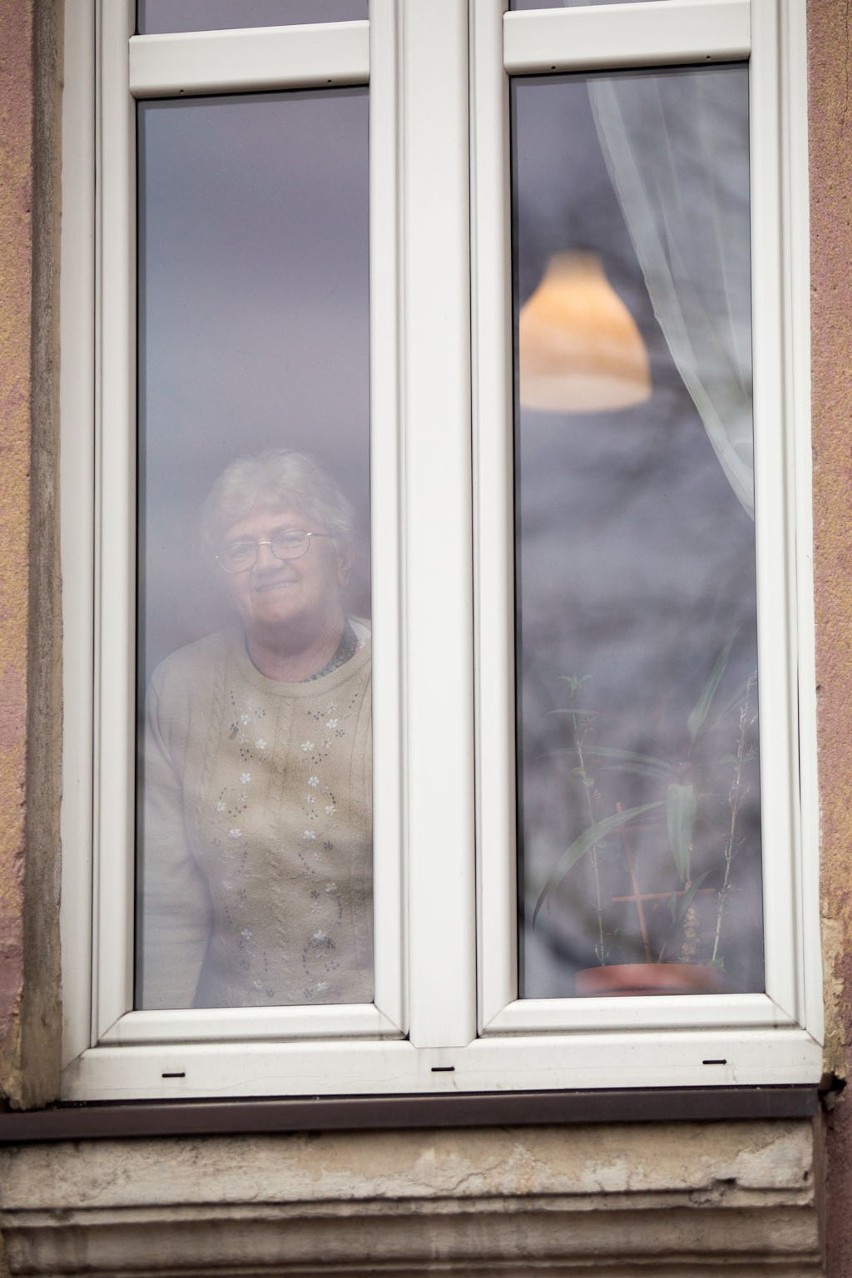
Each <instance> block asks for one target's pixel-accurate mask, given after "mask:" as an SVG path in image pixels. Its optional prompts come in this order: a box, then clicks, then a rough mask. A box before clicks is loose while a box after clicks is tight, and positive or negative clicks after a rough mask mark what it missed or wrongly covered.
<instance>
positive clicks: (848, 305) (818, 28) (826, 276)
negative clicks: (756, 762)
mask: <svg viewBox="0 0 852 1278" xmlns="http://www.w3.org/2000/svg"><path fill="white" fill-rule="evenodd" d="M808 35H809V64H810V75H809V86H808V87H809V116H810V146H811V280H812V326H813V329H812V331H813V338H812V344H813V380H812V395H813V406H812V407H813V440H814V514H815V554H816V558H815V570H816V615H817V685H818V696H819V702H818V705H819V777H820V806H821V843H822V849H821V855H822V915H823V948H824V956H825V985H826V1010H827V1014H828V1024H827V1031H828V1045H827V1064H828V1067H829V1068H830V1069H832V1070H834V1071H835V1072H836V1073H837V1074H838V1075H840V1076H841V1077H842V1078H846V1076H847V1073H848V1068H849V1049H850V1042H852V875H850V858H852V504H851V500H850V499H852V217H850V201H852V51H850V44H851V43H852V6H850V5H849V3H848V0H811V3H810V4H809V6H808ZM826 1150H827V1160H828V1162H827V1204H828V1210H827V1222H828V1229H827V1242H828V1256H829V1273H830V1275H831V1278H844V1276H846V1275H848V1274H850V1273H852V1214H850V1212H849V1203H850V1202H852V1105H850V1102H849V1101H848V1100H847V1101H845V1102H843V1101H842V1102H841V1104H840V1106H839V1107H838V1108H837V1109H836V1110H834V1112H833V1113H832V1114H831V1115H830V1117H829V1120H828V1132H827V1141H826Z"/></svg>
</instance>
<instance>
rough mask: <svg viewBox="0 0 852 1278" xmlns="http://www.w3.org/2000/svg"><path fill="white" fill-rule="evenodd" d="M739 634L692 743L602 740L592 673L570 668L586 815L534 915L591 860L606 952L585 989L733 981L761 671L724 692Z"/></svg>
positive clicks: (598, 947) (652, 989)
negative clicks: (733, 912) (734, 918)
mask: <svg viewBox="0 0 852 1278" xmlns="http://www.w3.org/2000/svg"><path fill="white" fill-rule="evenodd" d="M732 645H733V639H731V640H730V641H729V642H728V643H727V644H726V645H725V647H724V648H723V649H722V651H721V652H720V653H719V654H718V656H717V658H716V660H715V662H714V664H713V668H712V670H711V672H710V674H709V676H708V677H707V679H706V681H705V682H704V684H703V686H702V688H701V691H700V694H699V696H698V698H697V700H696V701H695V703H694V705H693V707H692V709H691V711H690V713H689V715H688V716H687V719H686V722H685V724H684V731H683V732H682V734H681V741H680V742H679V744H680V746H681V749H680V750H678V751H677V752H675V753H672V754H671V755H669V756H668V757H663V756H661V755H659V754H648V753H644V752H643V751H641V750H632V749H624V748H621V747H620V746H607V745H605V744H602V743H600V741H599V740H598V737H599V735H600V727H599V723H598V720H597V716H595V715H594V714H593V712H591V711H590V710H587V709H584V708H583V707H582V705H581V701H582V699H583V694H584V689H585V685H586V679H584V678H578V677H576V676H567V677H565V679H564V681H565V683H566V685H567V688H568V691H569V694H570V704H569V706H568V707H567V709H565V710H562V711H559V713H562V714H565V715H567V716H568V720H569V724H570V729H571V737H572V740H571V743H570V745H569V746H568V752H569V754H570V755H571V761H572V762H573V764H574V766H573V769H572V771H573V774H574V777H575V778H576V779H577V780H578V781H579V784H580V790H581V793H582V795H583V798H582V800H581V802H582V803H583V805H584V807H585V812H584V820H585V825H584V828H583V829H582V830H581V832H580V833H579V834H578V835H577V837H575V838H574V839H573V840H572V842H571V843H570V844H569V846H568V847H567V848H566V849H565V850H564V851H563V852H562V853H561V854H560V856H559V858H558V860H557V862H556V864H555V865H554V867H553V870H552V871H551V873H550V874H549V876H548V878H547V880H546V882H545V883H544V885H543V886H542V888H541V890H540V892H539V893H538V898H537V900H536V903H535V908H534V911H533V923H534V925H535V922H536V920H537V919H538V916H539V913H540V911H541V910H542V909H543V908H545V907H547V906H548V904H549V903H550V902H551V900H552V899H553V898H554V896H555V894H556V893H557V892H558V891H559V889H560V888H561V887H562V885H563V884H565V882H566V880H567V879H568V877H569V876H570V875H571V874H572V871H574V870H575V867H577V866H579V865H581V863H583V864H585V865H586V868H587V871H588V873H587V875H586V888H587V890H590V893H591V897H592V900H591V902H590V905H591V909H590V911H589V914H590V917H591V919H592V920H593V927H594V932H595V940H594V955H595V959H596V963H595V965H594V966H589V967H587V968H585V969H582V970H580V971H579V972H578V973H577V978H576V991H575V992H576V994H578V995H581V996H582V995H585V996H588V995H598V996H600V995H614V994H639V993H677V992H701V993H714V992H721V991H723V990H724V989H726V988H729V986H730V981H729V977H728V974H727V973H726V965H725V940H726V923H727V920H728V910H729V905H730V902H731V899H732V895H734V894H735V893H736V891H737V884H736V875H735V869H736V865H737V860H738V857H739V856H740V854H741V853H742V850H743V847H744V846H745V845H746V843H747V842H748V839H749V837H752V827H753V822H752V820H751V813H752V811H753V809H752V806H751V798H753V797H754V793H755V790H756V781H755V773H756V761H757V706H756V673H754V674H752V675H750V676H749V677H748V678H747V679H746V680H745V681H744V682H743V683H742V684H740V686H739V687H738V688H737V689H736V690H735V691H734V692H733V695H729V696H728V697H727V699H724V698H723V697H722V695H721V692H722V690H723V688H724V677H725V674H726V671H727V669H728V664H729V659H730V654H731V648H732ZM628 794H629V798H626V796H627V795H628ZM636 799H639V800H640V801H638V802H637V801H635V800H636ZM746 815H748V816H749V819H748V820H746V821H744V816H746ZM744 826H747V827H748V828H747V829H744V828H743V827H744ZM628 916H630V918H628ZM630 919H632V922H631V921H630Z"/></svg>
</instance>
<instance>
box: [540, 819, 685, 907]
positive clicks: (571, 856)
mask: <svg viewBox="0 0 852 1278" xmlns="http://www.w3.org/2000/svg"><path fill="white" fill-rule="evenodd" d="M662 806H663V804H662V800H658V801H657V802H655V803H641V804H640V805H639V806H638V807H636V808H627V809H626V810H625V811H623V812H615V813H614V814H613V815H612V816H608V817H604V818H603V819H602V820H601V821H595V822H594V823H593V824H592V825H590V826H588V828H587V829H585V830H584V831H583V833H582V834H581V835H580V836H579V837H578V838H576V839H575V840H574V842H573V843H572V844H571V846H570V847H569V848H566V849H565V851H564V852H563V853H562V855H561V857H560V858H559V860H558V862H557V863H556V868H555V869H554V871H553V873H552V874H551V875H550V877H549V879H548V880H547V882H546V883H545V885H544V887H543V888H542V889H541V891H540V892H539V894H538V900H537V901H536V903H535V909H534V910H533V924H535V921H536V919H537V918H538V913H539V910H540V909H541V907H542V905H543V904H544V901H545V898H546V897H547V896H548V894H549V893H550V892H552V891H553V889H554V888H555V887H558V886H559V884H560V883H561V882H562V880H563V879H564V878H565V875H566V874H567V873H568V871H569V870H571V869H572V868H573V867H574V866H575V865H576V864H577V862H578V861H581V860H582V859H583V857H584V856H585V855H586V853H587V852H590V851H591V850H592V848H593V847H596V846H597V845H598V844H599V843H601V842H602V841H603V840H604V839H605V838H606V837H607V836H608V835H610V834H614V833H615V832H616V830H622V829H624V827H625V826H626V825H630V824H631V822H633V821H636V820H638V819H639V817H641V816H644V814H645V813H646V812H650V811H651V809H652V808H660V807H662Z"/></svg>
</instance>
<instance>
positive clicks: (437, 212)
mask: <svg viewBox="0 0 852 1278" xmlns="http://www.w3.org/2000/svg"><path fill="white" fill-rule="evenodd" d="M467 11H468V6H467V3H466V0H430V3H429V4H428V5H427V4H423V3H421V0H403V3H402V4H401V5H400V13H401V21H402V28H401V39H402V46H401V75H402V82H401V83H402V85H403V87H402V94H401V127H402V145H403V150H404V159H403V165H402V175H401V180H402V192H403V210H402V211H403V216H404V218H405V233H404V236H403V240H402V244H403V360H404V373H403V422H402V429H403V432H404V439H405V443H404V462H403V465H404V475H405V479H404V520H405V554H404V563H405V570H406V587H405V618H406V621H405V625H406V639H405V654H406V655H405V688H406V727H405V737H406V740H405V764H406V775H407V782H406V800H407V808H406V840H407V846H408V853H409V877H408V887H409V936H410V946H411V949H410V971H409V990H410V998H411V1026H410V1034H411V1041H412V1043H413V1044H414V1045H415V1046H417V1047H423V1048H439V1047H448V1048H456V1047H460V1046H463V1045H465V1044H467V1043H468V1042H470V1040H471V1039H472V1038H473V1036H474V1034H475V1030H476V1019H475V1010H476V1009H475V936H474V923H475V906H474V812H473V721H472V720H473V712H472V696H473V677H472V644H471V634H472V605H471V591H472V563H471V549H470V541H471V497H470V483H471V461H470V384H469V379H470V297H469V290H468V285H467V280H468V271H469V259H470V247H469V206H468V200H469V168H468V146H467V128H468V54H467V46H468V30H467V20H468V19H467Z"/></svg>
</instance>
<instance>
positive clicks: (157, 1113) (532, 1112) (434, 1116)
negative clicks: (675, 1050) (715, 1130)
mask: <svg viewBox="0 0 852 1278" xmlns="http://www.w3.org/2000/svg"><path fill="white" fill-rule="evenodd" d="M818 1110H819V1089H818V1088H817V1087H814V1086H811V1085H796V1086H771V1087H702V1088H698V1087H696V1088H653V1089H644V1090H643V1089H639V1090H635V1091H632V1090H628V1089H619V1090H604V1091H595V1092H584V1091H572V1092H508V1093H507V1092H489V1093H484V1094H483V1093H475V1094H464V1093H453V1094H451V1095H441V1096H380V1097H376V1096H334V1097H328V1096H315V1097H298V1098H288V1099H283V1100H256V1099H246V1100H240V1101H219V1100H201V1101H129V1102H125V1103H122V1104H114V1103H112V1102H99V1103H95V1104H85V1105H84V1104H68V1105H57V1106H54V1107H52V1108H50V1109H44V1110H32V1111H29V1112H27V1113H21V1112H16V1111H12V1110H5V1111H4V1112H0V1144H7V1145H10V1144H11V1145H17V1144H24V1143H29V1142H33V1141H58V1140H121V1139H132V1138H142V1137H148V1138H150V1137H153V1136H198V1135H207V1136H230V1135H242V1136H248V1135H259V1134H273V1133H286V1132H302V1131H351V1130H355V1129H357V1130H364V1131H367V1130H370V1129H373V1130H380V1129H382V1128H392V1129H400V1128H406V1127H408V1128H411V1127H487V1126H501V1127H505V1126H514V1125H517V1126H524V1125H533V1124H534V1125H545V1124H553V1125H558V1124H580V1123H586V1124H588V1123H654V1122H713V1121H716V1122H719V1121H725V1120H736V1119H752V1120H753V1119H790V1118H812V1117H813V1116H814V1115H815V1114H816V1113H817V1112H818Z"/></svg>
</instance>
